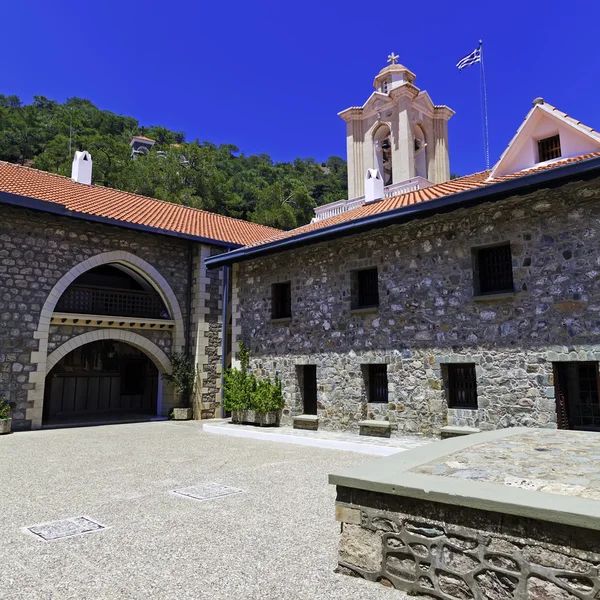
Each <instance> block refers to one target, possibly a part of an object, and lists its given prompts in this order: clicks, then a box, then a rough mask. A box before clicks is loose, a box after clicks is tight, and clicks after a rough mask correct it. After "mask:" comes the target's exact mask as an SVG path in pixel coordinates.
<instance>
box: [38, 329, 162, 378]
mask: <svg viewBox="0 0 600 600" xmlns="http://www.w3.org/2000/svg"><path fill="white" fill-rule="evenodd" d="M100 340H115V341H120V342H126V343H128V344H130V345H131V346H133V347H134V348H137V349H138V350H141V351H142V352H143V353H144V354H146V355H147V356H148V358H149V359H150V360H151V361H152V362H153V363H154V365H155V366H156V368H157V369H158V370H159V372H161V373H170V372H171V361H170V360H169V358H168V357H167V355H166V354H165V353H164V352H163V351H162V350H161V349H160V348H159V347H158V346H157V345H156V344H155V343H154V342H151V341H150V340H149V339H148V338H145V337H144V336H142V335H140V334H139V333H134V332H133V331H127V330H125V331H123V330H121V329H100V330H95V331H88V332H87V333H82V334H81V335H78V336H76V337H74V338H72V339H70V340H69V341H68V342H65V343H64V344H63V345H62V346H60V347H58V348H57V349H56V350H54V352H52V353H51V354H49V355H48V358H47V359H46V375H47V374H48V373H50V371H51V370H52V367H54V365H56V363H57V362H58V361H59V360H60V359H61V358H63V356H66V355H67V354H68V353H69V352H72V351H73V350H75V348H79V346H84V345H85V344H89V343H91V342H97V341H100Z"/></svg>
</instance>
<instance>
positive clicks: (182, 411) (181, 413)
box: [173, 408, 194, 421]
mask: <svg viewBox="0 0 600 600" xmlns="http://www.w3.org/2000/svg"><path fill="white" fill-rule="evenodd" d="M193 416H194V415H193V409H191V408H174V409H173V421H189V420H190V419H191V418H192V417H193Z"/></svg>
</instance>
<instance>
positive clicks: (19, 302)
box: [0, 206, 188, 429]
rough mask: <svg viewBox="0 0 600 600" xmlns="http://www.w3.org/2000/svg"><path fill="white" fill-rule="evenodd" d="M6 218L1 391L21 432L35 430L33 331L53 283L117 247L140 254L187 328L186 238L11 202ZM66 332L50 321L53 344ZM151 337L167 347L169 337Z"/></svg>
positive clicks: (1, 226) (0, 299)
mask: <svg viewBox="0 0 600 600" xmlns="http://www.w3.org/2000/svg"><path fill="white" fill-rule="evenodd" d="M0 217H1V218H0V394H4V395H6V396H7V398H8V399H9V401H10V402H14V403H15V405H16V408H15V410H14V411H13V427H14V428H15V429H28V428H30V427H31V420H30V419H28V418H26V413H27V409H31V408H32V402H31V401H29V400H28V392H29V390H31V389H33V388H34V386H35V383H32V382H31V379H30V374H31V375H33V373H32V371H34V370H35V364H34V362H33V361H32V359H31V353H32V352H35V351H37V350H38V344H39V339H38V338H36V337H35V336H34V332H35V331H36V329H37V326H38V322H39V320H40V313H41V310H42V307H43V305H44V302H45V301H46V299H47V298H48V295H49V292H50V291H51V290H52V288H53V286H54V285H55V284H56V283H57V281H58V280H59V279H60V278H61V277H62V276H63V275H65V273H67V272H68V271H69V270H70V269H71V268H72V267H73V266H75V265H76V264H79V263H81V262H82V261H84V260H86V259H89V258H90V257H93V256H96V255H98V254H101V253H104V252H110V251H115V250H121V251H127V252H129V253H131V254H133V255H137V256H138V257H140V258H142V259H143V260H144V261H146V262H148V263H150V264H151V265H152V266H153V267H154V268H155V269H157V270H158V272H159V273H160V274H161V275H162V276H163V277H164V278H165V280H166V281H167V282H168V284H169V285H170V286H171V288H172V289H173V292H174V294H175V296H176V298H177V300H178V302H179V306H180V308H181V311H182V313H183V320H184V324H186V326H187V315H186V294H187V268H186V264H187V251H188V244H187V242H185V241H183V240H178V239H173V238H167V237H164V236H159V235H153V234H147V233H143V232H137V231H132V230H128V229H123V228H119V227H111V226H106V225H101V224H96V223H87V222H84V221H80V220H76V219H69V218H66V217H58V216H53V215H45V214H43V213H40V212H33V211H28V210H24V209H18V208H9V207H6V206H2V207H0ZM77 329H79V328H77ZM85 330H86V331H89V329H88V328H85ZM67 331H69V329H66V328H65V327H62V326H60V327H54V326H52V328H51V336H52V339H51V340H50V342H51V343H52V344H56V341H57V338H58V337H60V338H64V337H65V336H71V335H75V334H74V333H73V332H71V333H66V332H67ZM82 332H83V331H82ZM136 333H140V334H141V335H145V333H143V332H141V331H139V330H136ZM167 335H169V334H167ZM152 341H155V342H156V343H158V344H159V345H160V346H161V347H163V349H164V350H165V351H168V349H169V342H168V341H167V340H166V337H165V335H164V334H161V335H160V336H159V337H158V338H157V339H153V340H152Z"/></svg>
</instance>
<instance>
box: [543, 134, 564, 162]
mask: <svg viewBox="0 0 600 600" xmlns="http://www.w3.org/2000/svg"><path fill="white" fill-rule="evenodd" d="M538 152H539V155H540V160H539V162H544V161H546V160H552V159H554V158H560V157H561V156H562V152H561V150H560V136H559V135H553V136H552V137H549V138H545V139H543V140H540V141H539V142H538Z"/></svg>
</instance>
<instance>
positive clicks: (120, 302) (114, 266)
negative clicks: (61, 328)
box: [26, 250, 185, 429]
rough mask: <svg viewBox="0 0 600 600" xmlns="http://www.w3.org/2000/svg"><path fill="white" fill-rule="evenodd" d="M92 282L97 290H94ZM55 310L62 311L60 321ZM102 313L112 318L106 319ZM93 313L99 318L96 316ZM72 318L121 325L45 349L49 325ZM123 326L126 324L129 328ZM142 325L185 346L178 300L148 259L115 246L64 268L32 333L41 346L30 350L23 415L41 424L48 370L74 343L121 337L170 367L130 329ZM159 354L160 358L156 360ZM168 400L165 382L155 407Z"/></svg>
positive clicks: (175, 348) (162, 406) (94, 324)
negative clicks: (31, 368) (165, 332)
mask: <svg viewBox="0 0 600 600" xmlns="http://www.w3.org/2000/svg"><path fill="white" fill-rule="evenodd" d="M103 267H104V268H103ZM86 273H87V275H85V276H84V274H86ZM98 284H100V285H98ZM94 286H96V287H99V288H101V289H96V290H94V289H93V288H94ZM90 288H92V289H90ZM59 309H60V311H59ZM140 309H141V311H140ZM119 313H120V314H119ZM57 314H60V319H58V320H56V315H57ZM87 315H89V317H88V316H87ZM149 315H152V316H151V317H150V318H151V319H154V322H149V320H148V318H146V317H147V316H149ZM70 316H72V317H73V318H75V319H78V320H77V321H73V322H68V319H67V317H70ZM104 316H107V317H108V316H112V317H113V318H111V319H108V318H104ZM78 317H79V318H78ZM94 317H98V318H97V319H95V320H94ZM119 317H120V318H119ZM132 317H137V319H135V318H134V319H132ZM132 321H139V323H135V322H132ZM75 322H76V323H77V324H78V325H79V326H81V325H87V326H90V327H98V326H106V325H109V326H111V327H122V329H113V330H111V331H98V330H96V331H94V332H90V333H89V334H88V333H86V334H84V336H85V340H82V339H81V338H83V337H84V336H78V337H77V338H74V339H72V340H69V341H68V342H66V343H65V344H64V345H63V346H61V347H60V348H58V349H57V350H55V351H54V352H52V353H51V354H48V347H49V334H50V327H51V324H52V323H54V324H56V323H58V324H59V325H60V324H61V323H63V324H65V325H68V324H71V325H72V324H74V323H75ZM124 328H127V331H125V330H124ZM144 328H145V329H146V330H152V329H154V330H159V329H164V330H169V331H172V339H171V342H172V345H171V351H181V350H182V349H183V347H184V343H185V339H184V326H183V317H182V313H181V309H180V307H179V303H178V300H177V298H176V296H175V293H174V292H173V289H172V288H171V286H170V285H169V283H168V282H167V281H166V280H165V278H164V277H163V276H162V275H161V274H160V273H159V272H158V270H157V269H156V268H154V267H153V266H152V265H151V264H149V263H148V262H147V261H145V260H143V259H142V258H140V257H138V256H137V255H135V254H132V253H130V252H126V251H121V250H115V251H111V252H105V253H103V254H98V255H96V256H93V257H90V258H87V259H86V260H84V261H82V262H81V263H79V264H77V265H75V266H73V267H72V268H71V269H70V270H69V271H68V272H67V273H65V274H64V275H63V276H62V277H61V278H60V280H59V281H58V282H57V283H56V284H55V285H54V287H53V289H52V291H51V292H50V294H49V295H48V297H47V299H46V301H45V303H44V306H43V307H42V310H41V313H40V319H39V322H38V326H37V330H36V331H35V332H34V337H35V338H36V339H38V340H39V347H38V349H37V350H34V351H32V353H31V362H32V363H33V365H34V366H35V370H34V371H33V372H31V373H30V374H29V382H30V383H31V384H32V387H31V389H30V390H29V392H28V394H27V399H28V401H29V403H30V405H31V406H30V408H28V409H27V413H26V415H27V418H28V419H31V426H32V429H39V428H40V427H41V426H42V419H43V415H44V414H45V411H44V400H45V398H46V396H47V393H46V390H45V383H46V376H47V374H48V372H49V371H50V370H51V368H52V367H53V366H54V365H55V364H56V363H57V362H58V360H59V359H60V358H62V356H64V355H65V354H66V353H67V352H68V351H70V350H73V349H75V347H76V346H79V345H81V344H84V343H88V342H91V341H94V340H98V339H108V338H111V339H119V340H123V341H126V342H128V343H130V344H131V345H133V346H135V347H137V348H139V349H141V350H142V351H143V352H145V353H146V354H147V355H148V356H149V357H150V359H151V360H152V362H153V363H154V365H155V366H156V367H157V368H158V370H159V372H165V371H170V369H171V365H170V362H169V359H168V358H167V356H166V355H165V354H164V352H163V351H162V350H160V348H158V347H157V346H156V345H155V344H154V343H152V342H150V341H149V340H148V339H147V338H146V337H144V336H141V335H138V334H136V333H135V332H134V331H131V330H132V329H144ZM89 336H92V337H89ZM67 346H69V347H68V348H67ZM59 354H60V356H59ZM157 356H159V357H160V358H159V359H155V357H157ZM159 386H160V378H159ZM171 401H172V392H171V390H170V389H169V388H168V386H165V389H164V393H163V403H162V404H161V398H160V394H159V398H158V404H159V406H158V409H159V412H160V411H161V409H162V410H163V413H165V414H166V412H167V411H168V407H169V406H170V405H171ZM161 414H162V413H161Z"/></svg>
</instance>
